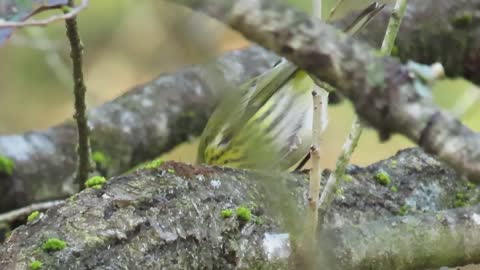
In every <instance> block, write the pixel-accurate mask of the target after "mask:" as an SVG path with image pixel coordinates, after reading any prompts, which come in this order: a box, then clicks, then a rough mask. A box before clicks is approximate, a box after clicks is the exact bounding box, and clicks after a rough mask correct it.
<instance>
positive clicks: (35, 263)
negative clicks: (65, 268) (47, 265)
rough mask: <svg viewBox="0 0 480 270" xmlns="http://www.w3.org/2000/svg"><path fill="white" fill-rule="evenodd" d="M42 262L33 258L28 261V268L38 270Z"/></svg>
mask: <svg viewBox="0 0 480 270" xmlns="http://www.w3.org/2000/svg"><path fill="white" fill-rule="evenodd" d="M42 265H43V263H42V262H41V261H37V260H34V261H32V262H31V263H30V265H29V266H30V269H32V270H38V269H40V268H42Z"/></svg>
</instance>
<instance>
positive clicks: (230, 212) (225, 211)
mask: <svg viewBox="0 0 480 270" xmlns="http://www.w3.org/2000/svg"><path fill="white" fill-rule="evenodd" d="M220 216H221V217H222V218H225V219H226V218H229V217H231V216H233V210H232V209H223V210H222V211H220Z"/></svg>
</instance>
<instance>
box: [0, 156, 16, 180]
mask: <svg viewBox="0 0 480 270" xmlns="http://www.w3.org/2000/svg"><path fill="white" fill-rule="evenodd" d="M14 168H15V163H14V162H13V160H11V159H9V158H8V157H5V156H0V174H5V175H7V176H11V175H12V174H13V169H14Z"/></svg>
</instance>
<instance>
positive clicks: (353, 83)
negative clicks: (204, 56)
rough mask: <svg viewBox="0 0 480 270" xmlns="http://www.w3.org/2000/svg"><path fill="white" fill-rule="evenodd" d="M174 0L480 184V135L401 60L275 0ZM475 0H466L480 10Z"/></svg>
mask: <svg viewBox="0 0 480 270" xmlns="http://www.w3.org/2000/svg"><path fill="white" fill-rule="evenodd" d="M174 2H175V3H178V4H181V5H185V6H187V7H190V8H192V9H194V10H196V11H201V12H204V13H205V14H207V15H210V16H213V17H215V18H217V19H218V20H220V21H222V22H224V23H225V24H227V25H229V26H230V27H232V28H233V29H235V30H237V31H239V32H240V33H242V34H243V35H244V36H245V37H246V38H248V39H250V40H252V41H254V42H257V43H258V44H260V45H262V46H264V47H265V48H268V49H271V50H273V51H274V52H276V53H278V54H280V55H282V56H285V57H286V58H288V59H289V60H291V61H292V62H293V63H295V64H296V65H298V66H299V67H300V68H302V69H305V70H306V71H308V72H309V73H311V74H312V75H314V76H316V77H317V78H319V79H320V80H323V81H325V82H327V83H328V84H330V85H331V86H333V87H335V88H336V89H337V90H338V91H339V92H340V93H341V94H342V95H344V96H345V97H347V98H348V99H349V100H350V101H351V102H352V103H353V105H354V106H355V110H356V112H357V113H358V115H359V116H360V117H361V118H363V120H365V122H366V123H368V124H369V125H371V126H372V127H374V128H375V129H377V130H378V132H379V135H380V137H381V138H383V139H387V138H389V136H390V135H391V134H393V133H399V134H402V135H404V136H406V137H407V138H409V139H410V140H411V141H413V142H414V143H417V144H418V145H419V146H421V147H422V148H424V149H425V150H426V151H427V152H429V153H431V154H434V155H436V156H438V157H439V158H441V159H442V160H444V161H445V162H447V163H448V164H449V165H450V166H452V167H453V168H455V169H456V170H457V171H459V172H461V173H463V174H465V176H466V177H468V178H469V179H471V180H472V181H480V134H479V133H476V132H474V131H472V130H471V129H469V128H468V127H466V126H464V125H463V124H462V123H461V122H459V121H458V120H457V119H456V118H455V117H453V116H452V115H450V114H448V113H447V112H445V111H443V110H440V108H438V107H437V106H436V105H434V104H433V101H432V100H431V99H430V98H426V97H425V93H423V92H424V89H421V88H419V87H418V86H417V85H416V83H415V82H416V80H417V79H416V78H412V76H411V74H410V72H409V71H408V69H407V68H406V67H405V66H403V65H401V64H400V63H399V61H398V59H395V58H392V57H379V56H378V53H377V52H376V51H375V50H373V49H372V48H371V47H369V46H367V45H366V44H365V43H362V42H358V41H355V40H354V39H353V38H351V37H349V36H347V35H345V34H342V33H339V32H338V30H337V29H336V28H333V27H331V26H329V25H326V24H324V23H323V22H321V21H319V20H318V19H316V18H314V17H311V16H309V15H307V14H305V13H302V12H299V11H295V10H292V9H291V7H289V6H287V5H283V4H281V3H279V2H276V1H271V0H251V1H248V2H237V1H216V0H180V1H178V0H176V1H174ZM475 2H476V1H474V0H471V1H459V3H462V4H464V5H466V6H468V7H469V8H471V10H477V9H478V4H477V6H475V4H476V3H475ZM432 3H433V2H432ZM472 16H474V15H472ZM472 20H473V17H472Z"/></svg>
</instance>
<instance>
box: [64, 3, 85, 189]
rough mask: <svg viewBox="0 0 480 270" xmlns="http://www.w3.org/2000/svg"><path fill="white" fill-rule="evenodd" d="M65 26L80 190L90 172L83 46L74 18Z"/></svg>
mask: <svg viewBox="0 0 480 270" xmlns="http://www.w3.org/2000/svg"><path fill="white" fill-rule="evenodd" d="M73 2H74V1H73V0H69V5H70V6H72V7H73V6H74V3H73ZM65 24H66V28H67V37H68V40H69V41H70V48H71V52H70V57H71V58H72V64H73V83H74V87H73V94H74V98H75V114H74V118H75V120H76V122H77V131H78V148H77V155H78V156H77V159H78V167H77V175H76V177H75V182H76V184H77V185H78V188H79V189H81V188H82V185H83V183H84V182H85V181H86V180H87V178H88V173H89V171H90V141H89V133H90V131H89V127H88V122H87V121H88V120H87V113H86V111H87V105H86V102H85V93H86V92H87V87H86V86H85V81H84V79H83V71H82V63H83V59H82V54H83V44H82V41H81V40H80V34H79V32H78V26H77V19H76V16H74V17H72V18H69V19H66V20H65Z"/></svg>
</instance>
